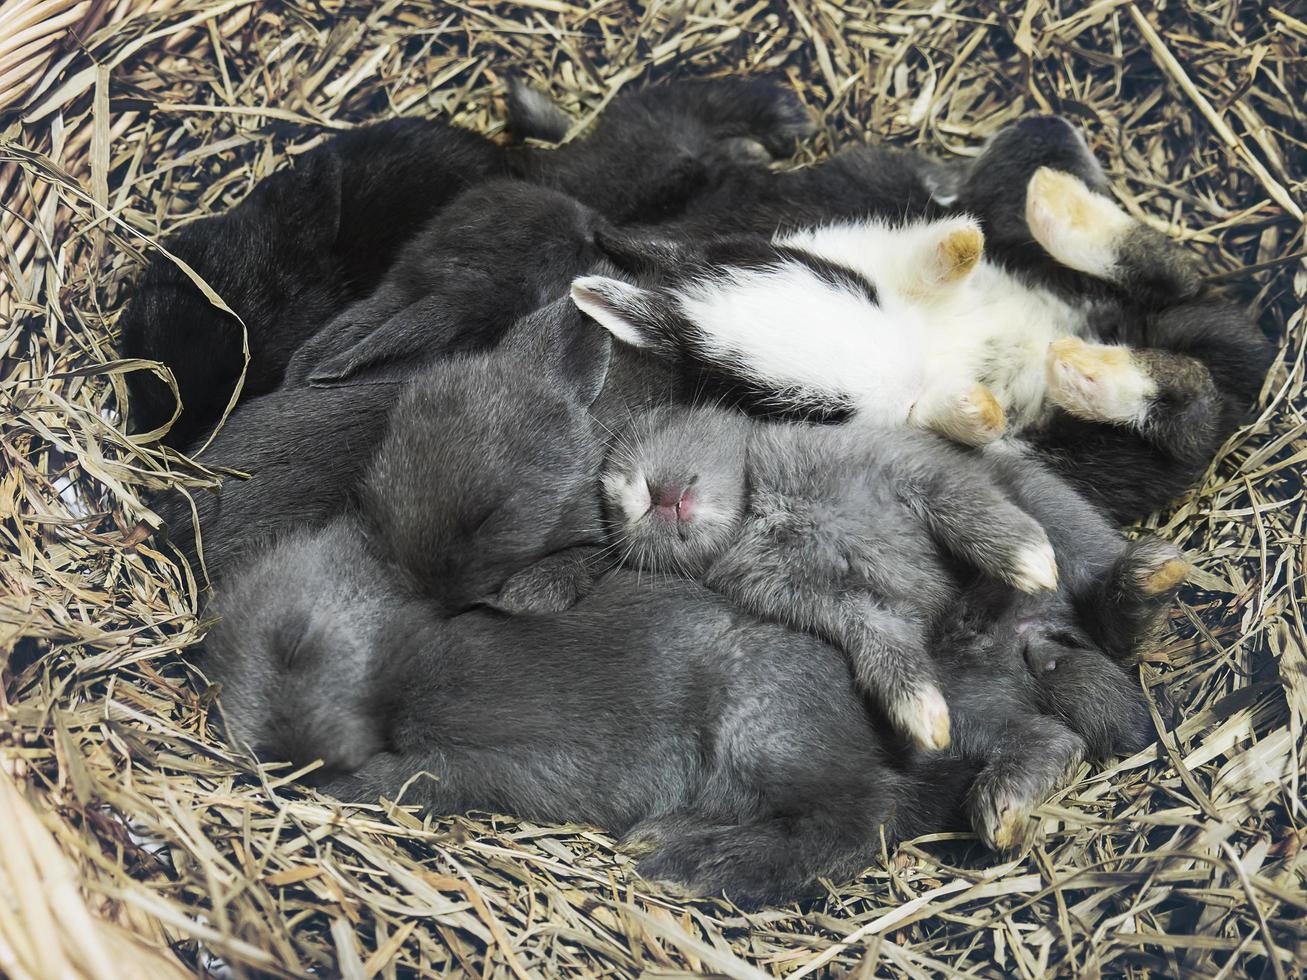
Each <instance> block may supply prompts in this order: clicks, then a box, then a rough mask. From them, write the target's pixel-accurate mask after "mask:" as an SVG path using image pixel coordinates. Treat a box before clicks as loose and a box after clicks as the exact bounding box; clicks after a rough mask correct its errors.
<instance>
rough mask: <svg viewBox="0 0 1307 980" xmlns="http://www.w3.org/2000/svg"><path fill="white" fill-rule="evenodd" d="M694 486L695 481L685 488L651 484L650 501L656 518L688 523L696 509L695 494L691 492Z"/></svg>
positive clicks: (673, 484) (669, 484) (674, 485)
mask: <svg viewBox="0 0 1307 980" xmlns="http://www.w3.org/2000/svg"><path fill="white" fill-rule="evenodd" d="M696 479H697V477H696ZM693 486H694V480H693V479H692V480H690V481H689V482H688V483H686V484H685V485H684V486H680V485H678V484H675V483H660V484H657V485H654V484H652V483H651V484H650V485H649V500H650V501H651V502H652V504H653V510H654V514H655V516H657V517H658V518H659V519H660V520H664V521H670V522H678V523H679V522H684V521H688V520H689V519H690V515H691V513H692V511H693V507H694V494H692V493H691V492H690V488H691V487H693Z"/></svg>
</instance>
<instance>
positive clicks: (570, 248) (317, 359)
mask: <svg viewBox="0 0 1307 980" xmlns="http://www.w3.org/2000/svg"><path fill="white" fill-rule="evenodd" d="M598 220H599V217H598V215H597V214H596V213H595V212H594V211H592V210H590V209H589V208H587V207H585V206H584V205H582V204H580V203H579V202H578V201H576V200H575V199H574V198H571V197H568V196H567V195H566V194H561V193H559V192H558V191H554V190H550V189H548V188H545V187H540V186H538V185H534V184H527V183H523V182H521V181H515V180H490V181H486V182H485V183H482V184H479V185H477V186H475V187H472V188H469V189H468V190H466V191H464V192H463V193H462V194H461V195H459V196H458V197H457V198H455V199H454V201H452V202H451V203H450V204H449V206H448V207H446V208H445V209H444V210H443V211H441V212H440V213H439V214H438V215H436V216H435V217H433V218H432V219H430V220H429V221H428V222H427V223H426V224H425V225H423V226H422V228H421V229H419V230H418V231H417V233H416V234H415V235H414V236H413V237H412V239H411V240H410V241H409V242H408V243H407V244H406V245H405V246H404V247H403V248H402V249H401V250H400V252H399V255H398V256H397V257H396V259H395V262H394V264H393V265H392V266H391V267H390V270H389V271H388V272H387V273H386V275H385V278H383V279H382V281H381V284H380V285H379V286H378V287H377V288H376V290H375V291H374V292H373V293H372V294H371V295H369V296H368V297H366V298H365V299H361V300H359V301H358V302H357V303H354V304H352V305H351V306H349V307H347V308H346V309H345V310H344V311H343V312H342V313H341V314H340V315H339V316H337V317H336V318H335V319H333V320H332V321H331V322H330V323H329V324H327V326H325V327H323V328H322V330H320V331H319V332H318V333H317V334H316V335H314V336H313V337H312V338H310V339H309V340H308V341H306V342H305V343H304V344H303V345H302V346H301V347H300V349H299V350H298V351H297V352H296V354H295V357H294V359H293V360H292V362H291V366H290V368H289V370H288V371H287V375H286V380H287V384H289V385H297V384H302V383H304V382H306V381H307V382H311V383H314V384H324V383H339V382H341V381H344V380H346V379H348V378H350V377H353V376H355V375H357V374H359V373H361V372H366V371H369V370H370V369H375V368H378V367H380V366H382V365H384V364H387V363H390V364H398V363H403V362H405V361H413V362H416V363H421V362H423V361H426V360H429V359H431V358H432V357H433V356H447V355H448V354H450V353H452V352H454V351H458V350H475V349H477V348H480V347H486V346H489V345H491V344H493V343H494V342H495V341H496V340H498V339H499V337H500V335H501V334H503V332H504V331H505V330H506V329H508V327H509V326H510V325H511V324H512V323H514V322H515V321H516V320H517V319H518V318H520V317H523V316H526V315H527V314H528V313H530V312H532V311H533V310H536V309H539V308H540V307H541V306H544V305H546V304H547V303H550V302H552V301H553V300H555V299H557V298H558V297H559V295H560V290H561V288H562V287H563V286H564V284H566V283H567V282H568V281H569V280H570V279H571V278H572V277H574V276H576V275H578V274H580V273H581V272H583V271H585V270H587V269H589V268H591V267H592V266H593V265H594V264H595V262H596V261H597V260H598V258H599V255H600V253H599V252H598V250H597V249H596V248H595V246H594V228H595V225H596V223H597V222H598Z"/></svg>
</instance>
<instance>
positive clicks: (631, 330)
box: [572, 276, 662, 347]
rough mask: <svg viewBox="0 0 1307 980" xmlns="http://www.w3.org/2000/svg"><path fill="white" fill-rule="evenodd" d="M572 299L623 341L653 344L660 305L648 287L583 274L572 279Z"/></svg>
mask: <svg viewBox="0 0 1307 980" xmlns="http://www.w3.org/2000/svg"><path fill="white" fill-rule="evenodd" d="M572 302H573V303H575V304H576V308H577V309H578V310H580V311H581V312H582V313H584V314H586V315H587V316H589V317H590V318H591V319H593V320H594V321H595V322H596V323H598V324H599V325H600V326H601V327H603V328H604V329H605V330H607V331H608V332H609V333H611V334H612V335H613V336H614V337H616V338H617V339H618V340H620V341H622V342H623V343H627V344H630V345H631V346H632V347H653V346H656V344H657V339H658V335H659V333H660V331H659V330H658V326H657V325H658V320H659V309H660V307H661V305H662V304H661V301H660V300H659V298H658V296H657V295H656V294H654V293H652V292H650V291H649V290H647V289H641V288H640V287H638V286H632V285H630V284H629V283H625V282H622V281H621V280H620V279H609V278H607V277H606V276H582V277H581V278H580V279H575V280H573V281H572Z"/></svg>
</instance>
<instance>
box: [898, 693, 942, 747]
mask: <svg viewBox="0 0 1307 980" xmlns="http://www.w3.org/2000/svg"><path fill="white" fill-rule="evenodd" d="M885 709H886V713H887V714H888V715H889V716H890V721H891V722H892V724H893V725H894V727H895V728H896V729H897V730H898V731H901V732H903V733H904V734H906V735H907V736H908V737H909V738H911V739H912V741H913V742H914V743H915V744H916V745H917V746H919V747H920V748H923V749H945V748H948V745H949V742H950V741H951V740H952V733H951V730H950V729H951V724H950V721H949V711H948V702H946V701H945V700H944V695H943V694H941V693H940V690H939V688H938V687H936V686H935V685H934V684H930V683H927V684H922V685H920V686H918V687H917V688H915V689H913V690H911V691H909V692H907V693H905V694H903V695H902V696H900V697H898V698H896V699H890V700H888V701H887V703H886V706H885Z"/></svg>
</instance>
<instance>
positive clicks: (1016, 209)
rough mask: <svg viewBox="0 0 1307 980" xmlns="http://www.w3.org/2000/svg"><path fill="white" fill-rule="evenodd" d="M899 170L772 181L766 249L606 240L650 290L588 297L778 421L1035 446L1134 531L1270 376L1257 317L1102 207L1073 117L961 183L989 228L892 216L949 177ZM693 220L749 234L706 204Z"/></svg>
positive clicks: (1042, 123) (1020, 142)
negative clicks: (886, 199) (821, 197)
mask: <svg viewBox="0 0 1307 980" xmlns="http://www.w3.org/2000/svg"><path fill="white" fill-rule="evenodd" d="M1027 130H1034V131H1035V132H1034V135H1033V136H1031V135H1030V134H1028V133H1027V132H1026V131H1027ZM881 159H883V160H885V161H886V166H885V168H884V170H885V172H884V173H879V172H878V180H877V182H876V183H874V184H873V185H871V186H870V187H869V191H868V193H870V194H871V195H872V198H873V199H865V198H863V199H859V198H856V196H854V195H852V194H849V193H847V183H848V181H847V177H846V174H847V173H848V172H850V171H849V168H850V166H852V164H851V163H850V161H854V162H859V163H861V164H862V166H860V167H859V168H855V170H854V171H853V172H856V173H864V174H865V173H870V172H873V171H875V168H874V167H873V166H872V161H873V160H881ZM906 159H907V158H906V157H905V155H904V154H902V153H901V152H898V153H896V152H892V151H888V150H885V149H884V148H875V147H866V148H860V149H859V150H855V151H850V152H848V153H845V154H842V155H840V156H839V157H836V158H834V159H833V160H832V161H831V162H830V163H828V164H823V165H821V166H819V167H817V168H814V170H813V171H812V172H811V173H809V174H807V176H806V177H805V178H804V179H803V181H802V182H801V183H802V187H801V188H798V189H797V190H796V189H794V188H791V187H790V184H787V183H785V182H783V181H782V182H779V183H777V184H775V185H768V184H766V183H760V184H759V185H758V186H757V187H756V188H755V190H756V191H757V193H758V201H759V208H760V210H761V214H762V215H763V217H764V218H765V219H766V221H768V222H771V223H772V227H773V228H775V227H777V226H779V227H780V229H781V230H780V231H778V232H776V233H775V235H774V236H773V237H772V238H771V239H770V240H764V239H760V238H758V237H756V236H750V235H744V236H741V235H727V236H725V237H722V236H720V235H719V236H717V237H715V238H713V237H711V236H710V237H709V238H707V239H706V240H705V239H702V238H688V237H685V236H683V235H679V234H675V235H669V234H660V233H658V232H657V231H654V232H652V233H646V232H641V233H637V232H635V231H632V230H623V231H621V232H616V233H612V234H604V235H601V237H600V245H601V247H603V248H604V249H605V251H607V252H608V253H609V255H610V257H611V258H612V259H613V260H614V261H615V262H616V263H617V264H618V265H619V266H622V267H623V268H625V269H626V270H627V272H628V275H629V278H631V279H633V280H635V281H639V282H644V283H645V284H646V288H639V287H637V286H635V285H632V284H630V283H628V282H625V281H621V280H614V279H600V278H587V279H585V280H581V281H578V282H577V283H576V284H575V285H574V295H575V298H576V301H577V303H578V304H579V305H580V306H581V307H582V308H583V309H585V310H586V311H587V312H588V313H590V314H591V315H593V316H594V317H596V319H598V320H599V321H600V322H601V323H603V324H604V325H605V326H607V327H608V328H609V329H610V330H612V331H614V332H615V335H617V336H620V337H622V338H623V339H624V340H626V341H627V342H629V343H635V344H640V345H644V346H646V347H648V348H649V349H651V350H656V351H659V352H661V353H662V354H663V355H664V356H668V357H672V358H676V359H678V360H680V361H681V362H682V363H685V362H689V363H694V364H700V365H707V366H708V367H710V368H712V369H713V370H714V371H716V372H717V373H718V374H720V375H723V376H725V377H727V378H730V379H734V380H735V382H736V384H737V386H739V387H741V388H743V389H745V390H746V391H748V392H750V393H751V395H752V396H753V398H754V400H755V401H757V402H760V403H761V404H763V405H764V406H766V407H769V408H777V407H782V408H787V409H797V410H799V411H801V412H804V413H807V414H816V415H823V416H838V415H842V414H847V413H848V412H850V411H855V412H858V413H860V414H862V415H863V416H864V417H866V418H869V419H871V420H874V421H878V422H880V423H882V424H887V425H892V426H905V425H907V426H917V427H925V428H930V429H934V430H935V431H938V432H941V433H943V434H945V435H947V436H949V437H950V438H952V439H955V440H956V441H960V442H963V443H967V444H981V443H984V442H988V441H991V440H993V439H995V438H997V437H998V436H999V435H1000V434H1002V433H1003V432H1004V431H1005V430H1008V431H1015V432H1019V433H1022V434H1024V435H1025V436H1026V437H1027V438H1028V439H1029V440H1030V441H1032V442H1033V443H1034V444H1036V445H1037V446H1039V448H1040V449H1041V451H1042V452H1043V453H1044V454H1045V455H1046V457H1047V458H1048V459H1049V460H1050V462H1052V463H1053V464H1054V465H1055V466H1057V467H1058V468H1059V470H1060V471H1061V472H1063V473H1065V474H1066V475H1067V476H1068V478H1070V479H1072V480H1073V482H1074V483H1075V484H1076V485H1077V486H1079V487H1080V488H1081V489H1082V490H1083V491H1084V492H1086V493H1087V494H1089V495H1090V496H1091V497H1093V498H1094V499H1096V500H1099V501H1101V502H1102V503H1103V504H1104V505H1105V506H1106V507H1108V509H1109V510H1110V511H1111V512H1112V513H1113V514H1114V515H1116V516H1118V517H1119V518H1121V519H1129V518H1132V517H1135V516H1139V515H1141V514H1142V513H1145V512H1147V511H1148V510H1150V509H1152V508H1153V507H1155V506H1156V505H1158V504H1159V503H1161V502H1163V501H1164V500H1165V499H1167V498H1169V497H1170V496H1172V495H1174V494H1175V493H1177V492H1179V491H1180V490H1182V489H1183V488H1184V487H1186V486H1187V485H1188V484H1189V483H1190V482H1192V480H1193V479H1194V478H1195V477H1196V476H1197V475H1198V474H1199V473H1200V472H1201V470H1202V468H1203V467H1204V466H1206V464H1207V461H1208V460H1209V459H1210V458H1211V455H1212V454H1213V453H1214V452H1215V449H1216V447H1217V445H1218V444H1219V442H1220V441H1221V439H1223V438H1224V437H1225V435H1226V434H1228V433H1229V431H1230V430H1231V429H1232V428H1233V426H1234V424H1235V423H1236V421H1237V419H1238V417H1239V414H1240V413H1241V411H1242V408H1243V406H1244V405H1245V404H1246V403H1247V401H1248V400H1249V399H1250V398H1251V397H1252V395H1253V394H1254V393H1255V391H1256V388H1257V386H1258V384H1260V379H1261V377H1262V376H1263V375H1264V373H1265V370H1266V368H1267V366H1268V364H1269V357H1270V350H1269V345H1267V344H1266V343H1265V341H1264V339H1263V338H1261V337H1260V336H1259V335H1258V334H1257V331H1256V330H1255V329H1254V328H1253V327H1252V326H1251V325H1250V324H1249V323H1248V321H1247V318H1246V317H1245V316H1243V314H1242V313H1240V312H1239V311H1238V310H1237V309H1235V308H1234V307H1232V306H1230V305H1229V304H1227V303H1224V302H1222V301H1220V300H1218V299H1214V298H1212V297H1210V296H1205V295H1203V294H1202V293H1201V292H1200V280H1199V277H1198V274H1197V269H1196V266H1195V263H1194V262H1193V261H1192V259H1190V258H1189V256H1187V255H1186V254H1185V253H1184V252H1183V251H1182V250H1181V249H1180V248H1178V247H1177V246H1176V245H1174V244H1173V243H1171V242H1170V241H1169V240H1167V239H1166V238H1165V237H1164V236H1162V235H1160V234H1158V233H1156V232H1153V231H1152V230H1151V229H1148V228H1147V227H1146V226H1144V225H1142V224H1139V223H1138V222H1136V221H1135V220H1134V219H1132V218H1130V217H1129V216H1128V215H1126V214H1125V213H1124V212H1122V211H1121V210H1120V209H1119V208H1117V207H1116V205H1115V204H1113V203H1112V202H1111V201H1110V199H1109V198H1107V197H1106V196H1104V195H1103V194H1101V193H1099V190H1100V189H1101V188H1102V186H1103V183H1102V178H1101V173H1100V172H1099V170H1098V167H1097V164H1096V163H1095V162H1094V160H1093V158H1092V156H1090V155H1089V154H1088V151H1087V149H1086V148H1085V146H1084V142H1083V139H1082V138H1081V137H1080V136H1079V134H1078V133H1077V132H1076V131H1075V130H1074V129H1073V128H1071V127H1070V126H1069V124H1067V123H1065V122H1064V121H1062V120H1057V119H1053V120H1047V119H1042V120H1030V121H1026V122H1023V123H1021V124H1018V127H1017V129H1016V130H1014V131H1013V134H1012V135H1011V136H1009V135H1007V131H1004V132H1002V133H1000V134H999V136H998V137H996V138H995V140H994V141H993V142H992V143H991V145H990V147H989V148H988V149H987V150H986V152H985V153H984V154H982V155H981V157H980V159H979V160H977V161H976V162H975V163H974V164H973V165H972V166H971V168H970V169H969V171H968V172H967V173H966V174H965V181H963V182H962V187H961V189H959V188H958V187H956V186H953V187H951V188H949V189H950V192H951V193H952V195H953V196H954V197H956V198H957V199H958V201H959V204H958V207H959V208H962V207H966V206H968V205H969V204H970V202H972V201H974V202H975V204H976V209H975V210H976V211H977V212H978V214H979V219H977V218H975V217H972V216H970V215H968V214H957V215H954V216H953V217H951V218H942V217H940V214H941V210H940V206H939V204H938V203H937V202H935V203H933V204H931V205H930V206H922V207H921V209H920V213H922V214H923V215H924V217H922V218H909V219H907V220H905V219H903V218H902V215H903V214H905V213H907V214H911V211H910V210H904V209H903V208H902V207H899V208H896V209H893V210H892V212H891V216H889V217H886V216H885V215H886V214H887V211H886V208H885V206H884V205H883V203H878V201H877V200H875V199H874V198H875V197H876V195H877V194H878V193H879V192H881V191H884V190H885V189H886V188H887V187H888V188H891V189H897V190H899V191H901V193H902V195H903V197H904V199H905V200H908V199H910V200H912V201H916V202H919V201H920V198H921V194H922V191H923V188H925V187H927V186H929V185H931V184H932V182H935V183H938V181H937V180H936V179H935V178H936V176H937V175H938V174H939V173H940V172H942V170H941V168H940V167H938V166H936V165H932V164H929V163H928V162H926V161H925V160H924V159H923V160H921V162H920V165H919V170H920V172H919V173H918V174H917V175H916V177H915V178H914V177H913V175H912V174H910V173H908V172H907V171H908V170H910V167H909V165H908V163H906V162H905V160H906ZM1041 159H1043V160H1046V161H1048V163H1050V164H1052V166H1053V167H1056V168H1059V169H1052V168H1050V167H1047V166H1045V167H1042V168H1041V166H1040V164H1039V160H1041ZM837 161H838V165H837ZM828 168H829V169H830V174H829V181H830V190H831V194H830V200H829V201H828V202H826V203H825V204H822V205H818V204H817V203H816V202H815V199H814V188H816V187H819V186H820V185H821V183H822V180H823V173H824V172H825V171H826V170H827V169H828ZM891 178H892V179H891ZM796 180H797V178H796ZM954 180H955V182H956V181H957V180H958V178H956V177H955V178H954ZM887 181H888V183H887ZM791 183H793V182H791ZM809 185H811V186H809ZM787 188H789V189H788V190H787ZM791 191H793V193H791ZM846 199H849V200H853V201H855V203H854V205H853V206H851V207H849V208H848V209H847V210H842V206H843V205H842V202H843V201H844V200H846ZM787 203H789V204H792V210H787ZM736 204H737V207H747V203H746V202H744V201H737V202H736ZM864 212H865V213H867V214H870V215H872V216H871V217H865V216H863V214H864ZM855 216H856V217H855ZM814 218H817V219H820V220H824V221H825V222H826V223H824V224H820V225H814V224H812V222H813V221H814ZM695 220H696V222H697V224H695V225H694V227H700V226H703V225H707V226H709V227H711V225H712V224H714V223H715V224H716V225H718V226H719V227H726V228H730V227H733V226H738V225H739V222H738V221H736V222H735V223H734V224H733V223H732V221H731V219H729V218H728V217H727V216H726V215H725V214H722V213H719V212H715V211H711V210H702V209H701V210H700V212H699V213H698V215H697V217H696V219H695ZM804 222H807V227H800V228H798V229H797V230H795V228H794V226H795V225H796V224H802V223H804ZM669 230H670V229H669ZM987 230H989V231H992V233H993V234H994V235H996V236H997V238H996V240H995V242H994V243H993V248H994V253H995V254H994V259H993V261H990V260H989V257H988V254H987V243H986V239H985V234H986V232H987ZM1032 236H1033V237H1032ZM1033 240H1037V241H1036V244H1035V245H1033V246H1032V245H1030V242H1031V241H1033ZM1036 252H1038V253H1039V254H1040V255H1042V256H1043V258H1042V260H1033V259H1032V258H1031V256H1032V255H1033V254H1035V253H1036ZM1062 262H1065V263H1067V265H1060V264H1059V263H1062ZM1073 267H1074V268H1073ZM800 323H801V324H803V327H804V330H805V336H804V338H803V342H802V343H800V342H798V335H796V333H795V331H794V327H793V326H792V325H793V324H800ZM1091 461H1092V462H1091ZM1100 464H1101V465H1100ZM1136 475H1137V477H1138V478H1137V479H1136Z"/></svg>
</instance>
